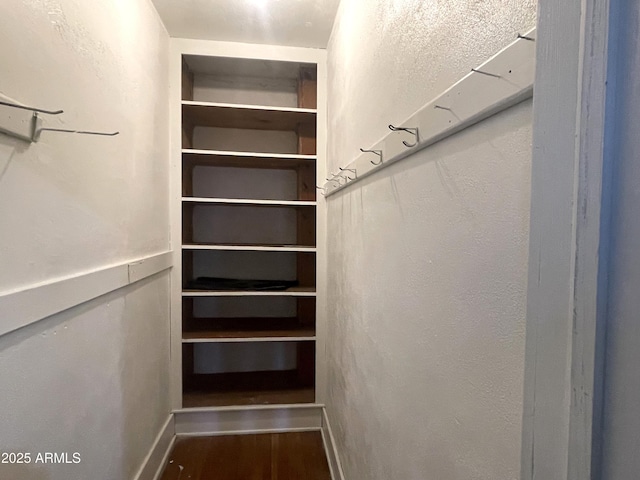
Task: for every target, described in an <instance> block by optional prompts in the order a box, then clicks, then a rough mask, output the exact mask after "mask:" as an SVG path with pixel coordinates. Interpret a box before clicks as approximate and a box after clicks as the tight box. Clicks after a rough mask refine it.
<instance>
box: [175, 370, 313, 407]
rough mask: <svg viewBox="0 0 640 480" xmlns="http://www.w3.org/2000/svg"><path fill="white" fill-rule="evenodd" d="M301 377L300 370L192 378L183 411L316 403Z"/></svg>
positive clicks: (186, 387) (187, 383)
mask: <svg viewBox="0 0 640 480" xmlns="http://www.w3.org/2000/svg"><path fill="white" fill-rule="evenodd" d="M298 378H299V376H298V372H297V371H296V370H285V371H267V372H239V373H216V374H200V375H197V374H194V375H188V376H185V377H184V394H183V408H195V407H218V406H229V405H272V404H295V403H314V402H315V390H314V388H313V387H312V386H310V385H307V384H304V383H301V382H300V381H299V379H298Z"/></svg>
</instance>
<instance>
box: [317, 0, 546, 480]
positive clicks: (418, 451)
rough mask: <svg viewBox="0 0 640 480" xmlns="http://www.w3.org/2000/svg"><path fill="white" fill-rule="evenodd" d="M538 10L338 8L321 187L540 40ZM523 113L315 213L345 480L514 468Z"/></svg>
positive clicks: (520, 108)
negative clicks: (528, 38) (417, 114)
mask: <svg viewBox="0 0 640 480" xmlns="http://www.w3.org/2000/svg"><path fill="white" fill-rule="evenodd" d="M535 13H536V5H535V2H533V1H526V0H519V1H516V0H514V1H510V2H498V1H491V2H479V3H477V2H476V3H469V2H456V1H447V2H440V3H439V4H438V5H436V4H435V3H432V2H421V1H418V0H416V1H407V2H394V1H382V0H376V1H369V0H366V1H365V0H343V1H342V4H341V6H340V9H339V12H338V17H337V20H336V24H335V26H334V31H333V34H332V38H331V41H330V44H329V50H328V53H329V154H328V159H329V163H328V171H331V172H335V171H337V170H338V167H339V166H342V165H345V164H347V163H348V162H349V161H350V160H351V159H352V158H353V157H354V156H356V154H357V153H358V148H360V147H365V148H366V147H367V146H368V145H371V144H373V143H375V142H376V141H377V140H378V139H379V138H381V137H382V136H383V135H384V134H385V133H386V131H387V130H386V129H387V125H388V124H390V123H394V124H398V123H400V122H402V121H403V120H404V119H405V118H406V117H408V116H409V115H410V114H412V113H413V112H414V111H415V110H417V109H418V108H419V107H421V106H422V105H423V104H425V103H426V102H427V101H429V100H431V99H432V98H434V97H435V96H436V95H438V94H439V93H441V92H442V91H443V90H445V89H446V88H447V87H449V86H450V85H451V84H452V83H454V82H455V81H457V80H458V79H459V78H461V77H462V76H464V75H465V74H467V73H468V72H469V70H470V69H471V68H472V67H475V66H477V65H478V64H480V63H481V62H483V61H484V60H486V59H487V58H489V57H490V56H492V55H493V54H495V53H496V52H497V51H499V50H500V49H501V48H503V47H504V46H506V45H507V44H509V43H510V42H511V41H513V40H514V39H515V37H516V34H517V33H518V32H523V31H525V30H526V29H528V28H530V27H532V26H534V25H535ZM530 159H531V102H530V101H528V102H524V103H521V104H519V105H517V106H515V107H513V108H511V109H509V110H507V111H505V112H503V113H501V114H499V115H497V116H494V117H492V118H490V119H488V120H485V121H484V122H482V123H480V124H478V125H476V126H474V127H472V128H470V129H468V130H466V131H463V132H461V133H460V134H457V135H455V136H453V137H450V138H449V139H446V140H444V141H443V142H440V143H438V144H436V145H434V146H432V147H430V148H427V149H425V150H422V151H421V152H418V153H417V154H415V155H414V156H413V157H411V158H408V159H405V160H403V161H402V162H399V163H398V164H395V165H393V166H391V167H389V168H386V169H384V170H382V171H381V172H378V173H377V174H375V175H372V176H371V177H369V178H367V179H365V180H363V181H361V182H358V183H357V184H355V185H354V186H352V187H349V188H348V189H345V190H344V191H343V192H340V193H338V194H336V195H333V196H331V197H330V198H329V199H328V200H327V206H328V230H327V236H328V255H329V256H328V271H329V276H328V286H329V290H328V296H327V297H328V299H329V302H328V319H329V321H328V335H329V337H330V338H331V342H329V344H328V351H327V359H328V369H329V373H328V396H327V411H328V415H329V418H330V421H331V424H332V427H333V430H334V434H335V436H336V441H337V444H338V451H339V452H340V453H341V455H342V464H343V468H344V471H345V475H346V478H347V479H360V478H367V479H371V480H377V479H379V480H383V479H388V478H403V479H416V480H418V479H420V480H421V479H424V478H442V479H461V480H462V479H469V478H474V479H487V480H488V479H491V480H498V479H505V480H506V479H512V478H517V477H518V475H519V469H520V437H521V425H522V422H521V417H522V408H523V406H522V388H523V369H524V321H525V307H526V298H525V296H526V283H527V254H528V228H529V227H528V226H529V200H530V181H531V178H530V167H531V165H530Z"/></svg>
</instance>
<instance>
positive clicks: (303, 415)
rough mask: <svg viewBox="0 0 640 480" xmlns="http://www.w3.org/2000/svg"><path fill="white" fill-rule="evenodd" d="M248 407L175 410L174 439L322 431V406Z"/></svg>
mask: <svg viewBox="0 0 640 480" xmlns="http://www.w3.org/2000/svg"><path fill="white" fill-rule="evenodd" d="M251 407H253V408H242V407H239V408H238V407H234V408H210V409H193V410H190V409H180V410H175V411H174V416H175V425H176V428H175V432H176V435H237V434H241V433H274V432H293V431H308V430H320V428H321V427H322V405H318V404H313V403H310V404H308V405H302V404H297V405H270V406H269V408H261V406H259V405H252V406H251Z"/></svg>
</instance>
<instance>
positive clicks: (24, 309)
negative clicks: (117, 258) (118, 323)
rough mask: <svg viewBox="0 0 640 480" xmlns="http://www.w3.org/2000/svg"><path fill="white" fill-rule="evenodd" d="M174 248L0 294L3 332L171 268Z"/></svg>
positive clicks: (1, 332) (1, 328) (0, 331)
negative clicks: (171, 250)
mask: <svg viewBox="0 0 640 480" xmlns="http://www.w3.org/2000/svg"><path fill="white" fill-rule="evenodd" d="M171 254H172V252H170V251H169V252H163V253H158V254H154V255H149V256H148V257H144V258H140V259H136V260H129V261H127V262H124V263H120V264H117V265H112V266H109V267H104V268H100V269H97V270H93V271H90V272H85V273H80V274H76V275H73V276H70V277H64V278H61V279H57V280H53V281H51V282H47V283H42V284H38V285H33V286H29V287H26V288H23V289H20V290H16V291H10V292H6V293H3V294H0V336H2V335H5V334H7V333H9V332H12V331H14V330H17V329H19V328H22V327H26V326H27V325H30V324H32V323H35V322H37V321H39V320H42V319H44V318H47V317H49V316H51V315H54V314H56V313H60V312H62V311H64V310H68V309H69V308H73V307H75V306H77V305H80V304H82V303H85V302H88V301H89V300H93V299H94V298H97V297H100V296H102V295H105V294H107V293H109V292H113V291H114V290H118V289H120V288H122V287H126V286H127V285H131V284H133V283H135V282H138V281H140V280H142V279H144V278H147V277H150V276H151V275H155V274H156V273H159V272H162V271H163V270H166V269H168V268H171V260H172V259H171Z"/></svg>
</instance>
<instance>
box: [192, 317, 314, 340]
mask: <svg viewBox="0 0 640 480" xmlns="http://www.w3.org/2000/svg"><path fill="white" fill-rule="evenodd" d="M185 323H186V324H188V325H189V327H188V329H185V331H184V332H183V334H182V341H183V343H198V342H265V341H268V342H276V341H282V342H293V341H311V340H315V335H316V332H315V329H314V328H313V325H301V324H300V322H299V321H298V319H297V318H296V317H290V318H280V317H258V318H256V317H251V318H191V319H188V321H186V322H185Z"/></svg>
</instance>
